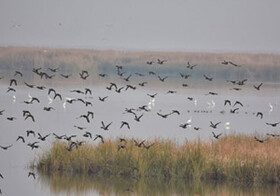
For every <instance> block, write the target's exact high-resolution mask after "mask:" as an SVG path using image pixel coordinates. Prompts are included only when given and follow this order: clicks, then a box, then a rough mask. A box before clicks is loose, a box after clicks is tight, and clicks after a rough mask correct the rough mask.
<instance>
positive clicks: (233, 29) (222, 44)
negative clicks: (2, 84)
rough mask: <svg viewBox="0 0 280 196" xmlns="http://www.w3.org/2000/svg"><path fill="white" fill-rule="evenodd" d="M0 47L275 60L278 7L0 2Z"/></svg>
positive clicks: (104, 0)
mask: <svg viewBox="0 0 280 196" xmlns="http://www.w3.org/2000/svg"><path fill="white" fill-rule="evenodd" d="M0 45H1V46H9V45H12V46H40V47H42V46H47V47H67V48H68V47H70V48H93V49H117V50H162V51H174V50H176V51H208V52H253V53H256V52H257V53H258V52H262V53H263V52H265V53H280V1H279V0H204V1H202V0H137V1H136V0H0Z"/></svg>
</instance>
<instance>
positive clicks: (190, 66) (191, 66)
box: [187, 61, 197, 69]
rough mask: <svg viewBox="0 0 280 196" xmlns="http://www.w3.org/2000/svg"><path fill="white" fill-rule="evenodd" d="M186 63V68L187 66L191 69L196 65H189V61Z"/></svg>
mask: <svg viewBox="0 0 280 196" xmlns="http://www.w3.org/2000/svg"><path fill="white" fill-rule="evenodd" d="M187 64H188V65H187V68H188V69H193V68H194V67H196V66H197V64H195V65H191V64H190V62H189V61H188V63H187Z"/></svg>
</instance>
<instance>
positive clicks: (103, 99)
mask: <svg viewBox="0 0 280 196" xmlns="http://www.w3.org/2000/svg"><path fill="white" fill-rule="evenodd" d="M107 98H108V96H105V97H98V99H99V101H102V102H104V101H105V100H106V99H107Z"/></svg>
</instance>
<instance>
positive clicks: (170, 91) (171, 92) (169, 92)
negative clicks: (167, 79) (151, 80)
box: [166, 90, 176, 94]
mask: <svg viewBox="0 0 280 196" xmlns="http://www.w3.org/2000/svg"><path fill="white" fill-rule="evenodd" d="M175 93H176V91H173V90H169V91H167V93H166V94H175Z"/></svg>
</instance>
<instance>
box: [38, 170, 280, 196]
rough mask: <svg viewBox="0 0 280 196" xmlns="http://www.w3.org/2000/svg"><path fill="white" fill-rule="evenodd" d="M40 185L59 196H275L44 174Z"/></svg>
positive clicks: (246, 188)
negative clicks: (93, 195)
mask: <svg viewBox="0 0 280 196" xmlns="http://www.w3.org/2000/svg"><path fill="white" fill-rule="evenodd" d="M40 183H42V186H43V187H45V188H50V189H51V193H52V194H55V195H56V194H59V195H92V194H98V195H147V196H148V195H149V196H150V195H166V196H167V195H174V196H175V195H190V196H193V195H197V196H198V195H200V196H204V195H205V196H208V195H210V196H211V195H213V196H214V195H215V196H227V195H239V196H250V195H259V196H264V195H278V194H279V191H280V190H279V186H277V185H267V186H257V185H247V184H243V185H240V183H239V185H236V184H234V183H230V184H229V183H222V182H219V183H215V182H208V183H202V182H191V181H188V180H185V179H171V180H167V179H165V180H164V179H157V178H154V179H147V178H141V179H139V180H138V179H126V178H121V177H120V178H110V177H109V178H101V177H94V176H84V175H74V176H72V175H70V174H69V175H66V174H64V175H62V174H61V175H59V174H57V175H44V174H40Z"/></svg>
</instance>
